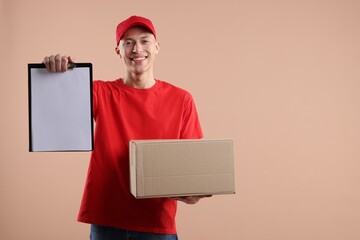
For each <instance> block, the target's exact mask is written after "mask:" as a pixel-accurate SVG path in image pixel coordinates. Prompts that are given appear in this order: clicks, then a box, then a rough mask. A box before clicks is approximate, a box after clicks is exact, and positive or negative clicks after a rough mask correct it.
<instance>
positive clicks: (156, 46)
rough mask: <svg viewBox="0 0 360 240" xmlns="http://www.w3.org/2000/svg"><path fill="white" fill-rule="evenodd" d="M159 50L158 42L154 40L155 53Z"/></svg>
mask: <svg viewBox="0 0 360 240" xmlns="http://www.w3.org/2000/svg"><path fill="white" fill-rule="evenodd" d="M159 51H160V42H159V41H156V42H155V54H158V53H159Z"/></svg>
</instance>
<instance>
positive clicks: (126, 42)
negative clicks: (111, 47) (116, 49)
mask: <svg viewBox="0 0 360 240" xmlns="http://www.w3.org/2000/svg"><path fill="white" fill-rule="evenodd" d="M124 45H125V46H131V45H133V41H125V42H124Z"/></svg>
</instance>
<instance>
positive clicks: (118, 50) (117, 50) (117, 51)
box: [115, 47, 122, 58]
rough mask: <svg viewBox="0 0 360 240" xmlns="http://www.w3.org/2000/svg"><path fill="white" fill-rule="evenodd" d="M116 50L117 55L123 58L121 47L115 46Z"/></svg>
mask: <svg viewBox="0 0 360 240" xmlns="http://www.w3.org/2000/svg"><path fill="white" fill-rule="evenodd" d="M115 52H116V54H117V55H119V56H120V58H122V56H121V54H120V49H119V47H115Z"/></svg>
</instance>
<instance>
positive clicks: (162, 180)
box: [129, 139, 235, 198]
mask: <svg viewBox="0 0 360 240" xmlns="http://www.w3.org/2000/svg"><path fill="white" fill-rule="evenodd" d="M129 145H130V146H129V148H130V188H131V193H132V194H133V195H134V196H135V197H136V198H154V197H175V196H195V195H207V194H211V195H217V194H233V193H235V179H234V147H233V141H232V140H231V139H217V140H215V139H213V140H209V139H208V140H132V141H130V142H129Z"/></svg>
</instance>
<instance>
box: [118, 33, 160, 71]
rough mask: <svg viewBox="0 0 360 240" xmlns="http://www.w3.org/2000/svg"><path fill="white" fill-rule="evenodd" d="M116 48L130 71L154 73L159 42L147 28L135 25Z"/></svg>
mask: <svg viewBox="0 0 360 240" xmlns="http://www.w3.org/2000/svg"><path fill="white" fill-rule="evenodd" d="M115 50H116V52H117V54H118V55H119V56H120V57H121V58H122V59H123V60H124V63H125V66H126V69H127V71H128V73H130V74H136V75H141V74H144V73H152V71H153V64H154V60H155V55H156V54H158V52H159V42H158V41H157V40H156V39H155V37H154V35H153V34H151V33H150V32H148V31H147V30H146V29H144V28H141V27H133V28H130V29H128V30H127V31H126V32H125V33H124V35H123V37H122V39H121V40H120V43H119V46H118V47H116V49H115Z"/></svg>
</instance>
